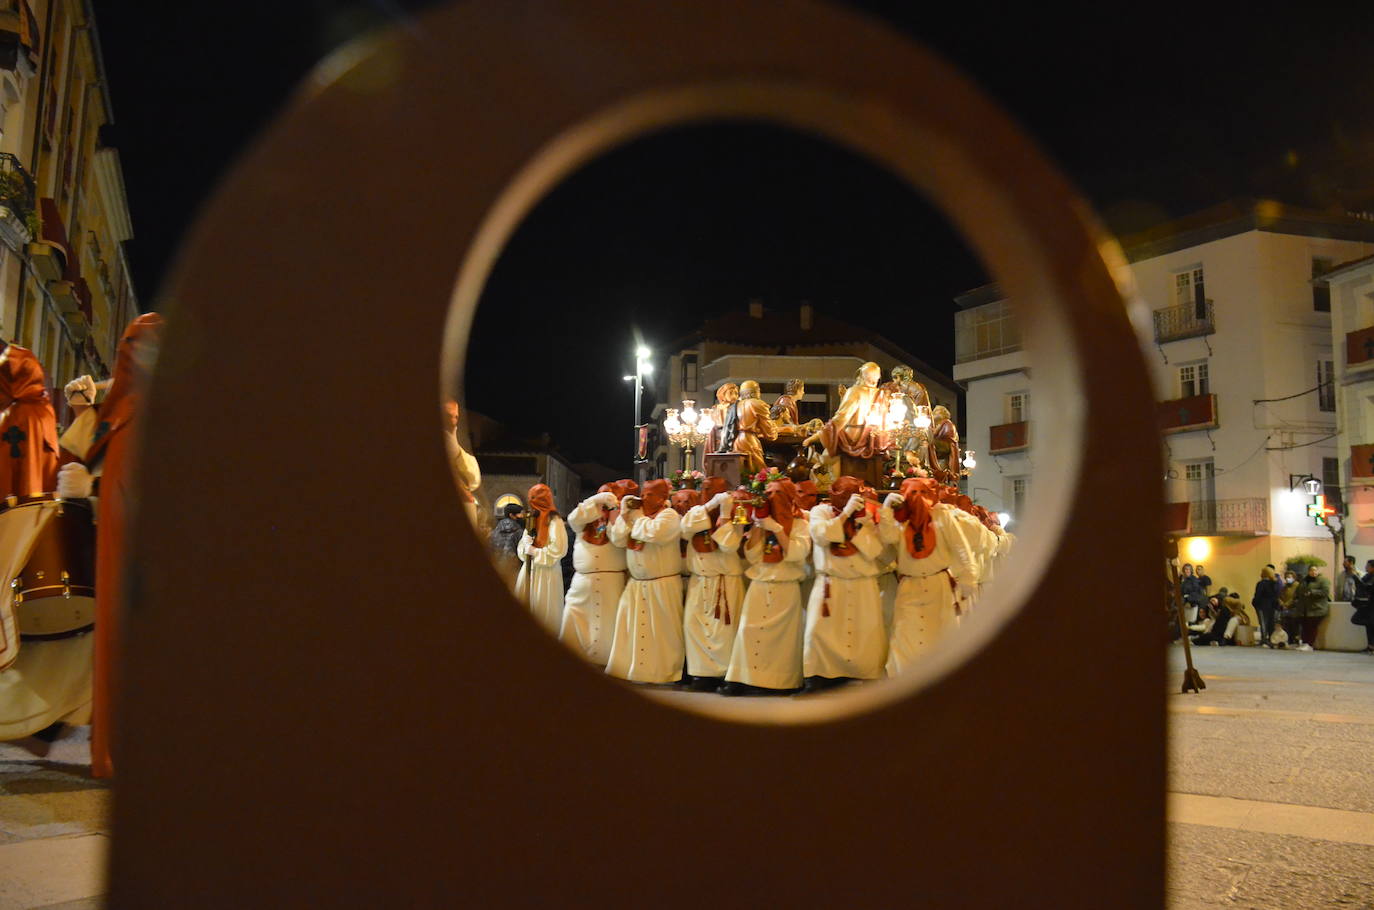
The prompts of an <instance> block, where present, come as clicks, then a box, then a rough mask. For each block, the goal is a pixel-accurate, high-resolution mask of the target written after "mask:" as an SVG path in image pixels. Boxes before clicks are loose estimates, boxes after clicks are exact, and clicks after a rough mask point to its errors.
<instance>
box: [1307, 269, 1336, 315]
mask: <svg viewBox="0 0 1374 910" xmlns="http://www.w3.org/2000/svg"><path fill="white" fill-rule="evenodd" d="M1333 265H1335V263H1334V262H1332V261H1331V260H1330V259H1313V260H1312V277H1313V278H1314V279H1316V278H1320V277H1322V276H1323V275H1325V274H1326V273H1327V272H1329V271H1331V268H1332V266H1333ZM1312 309H1313V310H1315V311H1316V312H1318V313H1329V312H1331V285H1329V284H1327V283H1326V282H1325V281H1313V283H1312Z"/></svg>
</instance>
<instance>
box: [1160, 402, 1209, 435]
mask: <svg viewBox="0 0 1374 910" xmlns="http://www.w3.org/2000/svg"><path fill="white" fill-rule="evenodd" d="M1155 417H1156V420H1157V421H1158V424H1159V432H1161V433H1164V434H1166V435H1167V434H1171V433H1187V432H1190V431H1192V430H1214V429H1216V427H1217V396H1215V395H1192V396H1189V397H1188V398H1173V399H1170V400H1169V401H1161V402H1159V403H1158V404H1156V405H1155Z"/></svg>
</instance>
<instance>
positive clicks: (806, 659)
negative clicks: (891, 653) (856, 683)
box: [802, 503, 887, 679]
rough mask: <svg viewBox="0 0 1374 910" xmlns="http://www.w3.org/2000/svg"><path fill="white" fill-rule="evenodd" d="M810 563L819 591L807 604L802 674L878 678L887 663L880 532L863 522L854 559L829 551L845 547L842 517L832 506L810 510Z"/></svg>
mask: <svg viewBox="0 0 1374 910" xmlns="http://www.w3.org/2000/svg"><path fill="white" fill-rule="evenodd" d="M809 523H810V531H811V541H812V544H813V546H812V549H811V561H812V564H813V565H814V566H815V567H816V586H815V588H813V589H812V592H811V599H810V601H808V602H807V605H806V635H805V647H804V650H803V654H802V672H803V674H804V675H806V676H822V677H826V678H828V679H840V678H850V679H880V678H882V675H883V663H884V661H886V659H887V628H886V627H885V626H884V624H883V605H882V600H881V599H880V598H879V594H878V563H877V557H878V556H879V555H880V554H881V552H882V549H883V544H882V541H881V540H880V539H879V536H878V529H877V528H876V527H875V526H874V525H873V523H871V522H869V521H867V520H866V519H862V518H861V519H859V530H858V532H857V533H856V534H855V535H854V537H853V539H852V540H851V543H852V544H853V545H854V547H855V548H856V549H857V550H858V552H857V553H854V554H853V555H850V556H840V555H837V554H836V553H834V552H832V551H831V548H830V545H831V544H843V543H844V542H845V541H844V515H843V513H841V511H840V510H839V509H836V508H835V507H834V506H832V505H830V504H829V503H821V504H820V505H818V506H816V507H814V508H813V509H812V510H811V516H810V522H809Z"/></svg>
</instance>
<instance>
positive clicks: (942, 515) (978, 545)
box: [930, 502, 995, 615]
mask: <svg viewBox="0 0 1374 910" xmlns="http://www.w3.org/2000/svg"><path fill="white" fill-rule="evenodd" d="M930 511H931V515H932V516H934V517H936V518H938V519H941V520H943V521H944V523H945V524H947V525H949V526H950V528H951V533H957V534H958V535H959V537H960V539H962V540H963V542H964V545H965V546H966V547H967V548H968V552H969V554H970V556H971V557H972V559H973V580H972V581H971V582H966V581H964V580H963V579H959V590H958V591H956V592H954V597H955V600H956V601H957V602H958V605H959V613H960V614H961V615H962V614H964V613H967V612H968V611H969V610H971V609H972V608H973V606H974V604H975V603H976V602H977V598H978V589H979V587H980V586H981V585H982V584H983V581H984V580H985V575H986V571H987V560H988V559H989V558H990V557H991V554H992V550H993V549H994V548H995V541H993V542H990V541H989V539H990V538H991V537H992V532H990V531H989V530H988V529H987V526H986V525H984V524H983V523H982V522H981V521H979V520H978V519H977V517H975V516H973V515H971V514H969V513H968V512H965V511H964V510H963V509H961V508H959V507H958V506H955V505H951V504H949V503H943V502H942V503H939V504H938V505H936V506H935V507H934V508H932V509H931V510H930Z"/></svg>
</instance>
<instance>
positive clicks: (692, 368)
mask: <svg viewBox="0 0 1374 910" xmlns="http://www.w3.org/2000/svg"><path fill="white" fill-rule="evenodd" d="M696 390H697V355H695V354H683V355H682V391H683V393H684V394H685V393H687V392H695V391H696Z"/></svg>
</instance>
